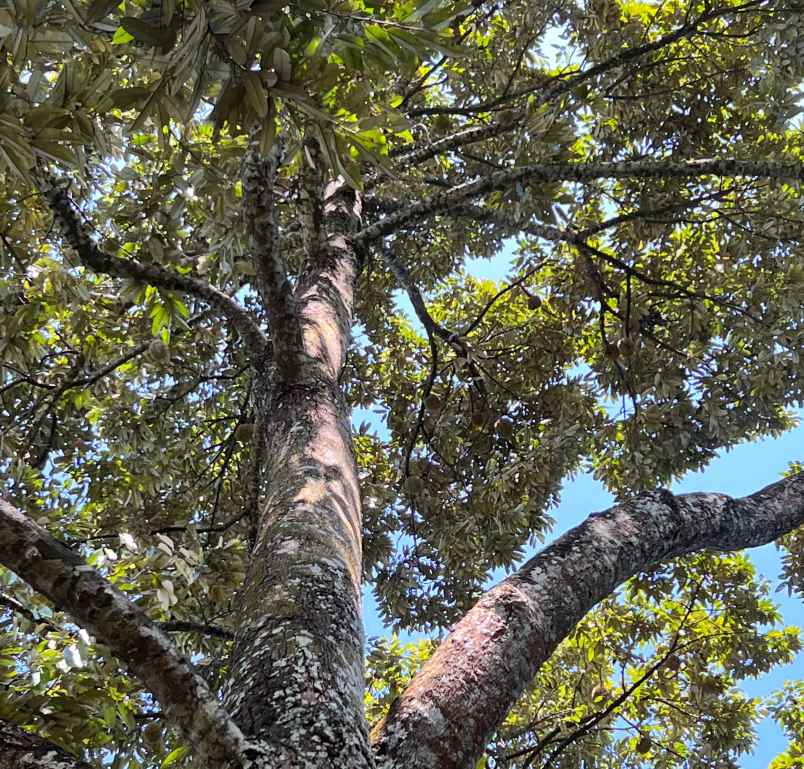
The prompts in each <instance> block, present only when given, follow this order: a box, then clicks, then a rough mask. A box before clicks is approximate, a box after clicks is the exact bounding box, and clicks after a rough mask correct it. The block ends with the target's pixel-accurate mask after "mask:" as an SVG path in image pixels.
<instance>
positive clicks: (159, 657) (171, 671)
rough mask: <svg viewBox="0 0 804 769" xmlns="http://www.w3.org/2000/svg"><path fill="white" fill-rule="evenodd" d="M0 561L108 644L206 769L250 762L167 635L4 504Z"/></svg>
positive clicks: (238, 735)
mask: <svg viewBox="0 0 804 769" xmlns="http://www.w3.org/2000/svg"><path fill="white" fill-rule="evenodd" d="M0 563H3V565H5V566H7V567H8V568H9V569H11V570H12V571H14V572H15V573H16V574H17V575H19V576H20V577H21V578H22V579H24V580H25V581H26V582H27V583H28V584H29V585H30V586H31V587H32V588H33V589H34V590H37V591H38V592H40V593H42V594H43V595H45V596H46V597H47V598H48V599H49V600H50V601H51V602H52V603H53V605H54V606H55V607H56V608H58V609H60V610H62V611H65V612H67V613H69V614H71V615H72V616H73V617H75V619H76V620H77V621H78V622H79V623H80V624H81V625H83V626H84V627H86V628H87V629H88V630H89V631H90V632H92V633H93V634H94V635H95V636H97V637H98V638H99V639H100V640H102V641H103V643H105V644H106V645H108V646H109V648H110V649H111V650H112V651H113V653H114V654H115V655H117V657H119V658H120V660H121V661H122V662H124V663H125V664H127V665H128V666H129V667H130V668H131V669H132V670H133V671H134V673H135V674H136V675H137V676H138V677H139V678H140V680H141V681H142V682H143V683H144V684H145V685H146V686H147V687H148V688H149V689H150V690H151V691H152V692H153V693H154V695H156V697H157V698H158V699H159V701H160V703H161V704H162V707H163V709H164V710H165V712H166V713H167V714H168V716H169V718H170V719H171V721H172V723H173V724H174V725H175V726H176V728H177V729H179V731H180V732H181V733H182V734H183V735H184V737H185V738H186V739H187V741H188V742H189V743H190V744H191V745H192V746H193V749H194V751H195V752H196V754H197V755H198V756H199V757H200V758H201V759H202V760H204V761H205V765H206V766H208V767H210V769H213V767H227V766H230V765H231V766H241V765H242V766H244V765H247V763H248V760H249V758H250V757H251V748H250V747H249V745H248V743H247V742H246V739H245V737H244V736H243V734H242V732H241V731H240V729H239V728H238V727H237V726H236V725H235V724H234V722H233V721H232V720H231V718H230V717H229V715H228V714H227V713H226V712H225V711H224V709H223V708H222V707H221V705H220V703H219V702H218V700H217V699H216V698H215V695H214V694H213V693H212V692H211V691H210V690H209V688H208V687H207V685H206V683H205V682H204V681H203V679H201V678H200V677H199V676H198V675H197V674H196V673H194V672H193V670H192V668H191V666H190V664H189V663H188V661H187V660H186V659H184V658H183V657H181V656H180V654H179V653H178V651H177V650H176V648H175V647H174V646H173V644H172V643H171V641H170V640H169V639H168V638H167V637H166V636H165V635H164V633H162V631H161V630H159V628H158V627H157V626H156V625H155V624H154V623H153V622H151V620H149V619H148V618H147V617H146V616H145V614H143V612H142V611H141V610H140V609H139V607H137V606H136V605H135V604H133V603H132V602H131V601H129V599H128V598H126V596H124V595H123V594H122V593H121V592H120V591H119V590H117V589H116V588H114V587H113V586H112V585H110V584H109V583H108V582H107V581H106V580H105V579H104V578H103V577H102V576H101V575H100V574H99V573H98V572H97V571H95V570H94V569H93V568H92V567H91V566H88V565H87V564H86V563H85V562H84V561H83V559H82V558H80V557H79V556H78V555H77V554H76V553H75V552H73V551H72V550H70V549H69V548H68V547H66V546H65V545H63V544H62V543H61V542H59V541H58V540H56V539H54V538H53V537H51V536H50V534H48V533H47V531H45V530H44V529H43V528H42V527H41V526H38V525H37V524H36V523H34V522H33V521H32V520H31V519H30V518H28V517H27V516H25V515H24V514H23V513H21V512H20V511H19V510H17V509H16V508H14V507H12V506H11V505H10V504H8V503H7V502H5V501H4V500H0Z"/></svg>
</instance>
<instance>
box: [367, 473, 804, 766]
mask: <svg viewBox="0 0 804 769" xmlns="http://www.w3.org/2000/svg"><path fill="white" fill-rule="evenodd" d="M802 523H804V474H799V475H796V476H792V477H790V478H786V479H784V480H782V481H779V482H778V483H775V484H772V485H771V486H768V487H766V488H764V489H762V490H761V491H758V492H757V493H755V494H752V495H751V496H749V497H744V498H742V499H733V498H731V497H728V496H726V495H724V494H705V493H698V494H684V495H681V496H674V495H673V494H671V493H670V492H669V491H666V490H659V491H655V492H650V493H647V494H642V495H640V496H638V497H636V498H635V499H633V500H631V501H629V502H627V503H624V504H620V505H617V506H615V507H612V508H611V509H609V510H606V511H604V512H601V513H593V514H592V515H591V516H590V517H589V518H588V519H587V520H586V521H585V522H584V523H582V524H581V525H580V526H577V527H576V528H574V529H572V530H571V531H569V532H567V533H566V534H565V535H564V536H563V537H560V538H559V539H558V540H556V541H555V542H554V543H553V544H551V545H550V546H549V547H547V548H545V549H544V550H542V551H541V552H540V553H539V554H538V555H536V556H535V557H534V558H532V559H531V560H530V561H528V562H527V563H526V564H525V565H524V566H523V567H522V569H521V570H520V571H519V572H517V573H516V574H515V575H513V576H511V577H509V578H508V579H506V580H504V581H503V582H501V583H500V584H499V585H497V586H496V587H494V588H492V589H491V590H490V591H489V592H488V593H486V594H485V595H484V596H483V597H482V598H481V599H480V601H478V603H477V604H476V605H475V606H474V607H473V608H472V609H471V611H470V612H469V613H468V614H467V615H466V616H465V617H464V618H463V619H462V620H461V621H460V622H458V624H457V625H456V626H455V627H454V629H453V631H452V633H451V634H450V635H449V636H448V637H447V639H446V640H445V641H444V643H443V644H442V645H441V646H440V647H439V648H438V651H437V652H436V654H435V655H434V656H433V657H432V658H431V659H430V660H429V661H428V662H427V664H426V665H425V666H424V668H423V669H422V670H421V672H420V673H419V674H418V675H417V676H416V677H415V678H414V680H413V682H412V683H411V684H410V686H409V687H408V689H407V690H406V691H405V692H404V693H403V694H402V695H401V697H400V698H399V699H398V700H397V701H396V703H395V704H394V706H393V707H392V709H391V712H390V713H389V715H388V717H387V718H386V719H385V720H384V721H383V722H382V723H381V724H379V725H378V727H377V728H376V730H375V732H374V734H373V742H374V746H375V749H376V752H377V766H378V768H381V769H420V768H421V767H427V769H465V768H466V767H471V766H473V765H474V763H473V762H474V761H475V760H476V758H477V757H478V756H479V755H480V754H481V753H482V751H483V748H484V746H485V744H486V741H487V739H488V738H489V736H490V735H491V733H492V732H493V730H494V729H495V728H496V726H497V725H498V724H499V723H500V722H501V721H502V719H503V718H504V716H505V714H506V712H507V711H508V709H509V708H510V707H511V705H513V703H514V702H515V700H516V699H517V697H518V696H519V695H520V694H521V693H522V691H523V690H524V688H525V686H527V684H528V683H530V681H532V680H533V676H534V675H535V674H536V672H537V671H538V669H539V667H540V666H541V664H542V663H543V662H544V661H545V660H547V659H548V658H549V657H550V655H551V654H552V653H553V651H554V649H555V648H556V646H557V645H558V644H559V642H560V641H561V640H562V639H563V638H565V637H566V636H567V634H568V633H569V632H570V631H571V630H572V628H574V627H575V625H576V624H577V623H578V622H579V621H580V620H581V619H582V618H583V616H584V615H585V614H586V613H587V612H588V611H589V610H590V609H591V608H592V607H593V606H594V605H595V604H596V603H598V602H599V601H601V600H602V599H603V598H605V597H606V596H607V595H609V594H610V593H611V592H612V591H613V590H614V589H615V588H616V587H617V586H618V585H620V584H621V583H622V582H624V581H625V580H626V579H628V578H629V577H631V576H633V575H635V574H637V573H638V572H640V571H642V570H643V569H645V568H648V567H650V566H653V565H655V564H658V563H660V562H661V561H664V560H667V559H669V558H673V557H676V556H680V555H684V554H686V553H691V552H694V551H697V550H702V549H707V548H708V549H712V550H739V549H743V548H746V547H756V546H758V545H763V544H766V543H768V542H772V541H773V540H774V539H777V538H778V537H779V536H781V535H782V534H784V533H785V532H787V531H790V530H792V529H794V528H796V527H797V526H799V525H801V524H802Z"/></svg>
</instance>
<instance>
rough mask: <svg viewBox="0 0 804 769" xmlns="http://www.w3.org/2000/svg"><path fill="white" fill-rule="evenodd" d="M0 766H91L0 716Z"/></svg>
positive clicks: (20, 768)
mask: <svg viewBox="0 0 804 769" xmlns="http://www.w3.org/2000/svg"><path fill="white" fill-rule="evenodd" d="M0 769H92V767H91V766H90V765H89V764H87V763H85V762H84V761H79V760H78V759H77V758H76V757H75V756H73V755H72V754H70V753H68V752H67V751H66V750H62V749H61V748H60V747H58V746H57V745H54V744H53V743H52V742H50V741H48V740H45V739H43V738H42V737H37V736H36V735H35V734H29V733H28V732H26V731H23V730H22V729H21V728H20V727H19V726H18V725H17V724H15V723H14V722H13V721H5V720H3V719H2V718H0Z"/></svg>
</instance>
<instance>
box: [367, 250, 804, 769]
mask: <svg viewBox="0 0 804 769" xmlns="http://www.w3.org/2000/svg"><path fill="white" fill-rule="evenodd" d="M507 256H508V254H507V253H502V254H500V255H499V256H497V257H495V258H493V259H482V260H481V259H473V260H471V261H470V262H469V263H468V264H467V265H466V267H467V269H468V271H470V272H471V273H472V274H473V275H475V276H476V277H482V278H490V279H493V280H500V279H502V278H503V277H504V275H505V273H506V272H507V269H508V264H509V260H508V258H506V257H507ZM398 306H399V308H400V309H401V310H402V311H403V312H405V313H406V314H407V315H408V316H409V317H412V311H411V308H410V304H409V302H408V301H407V297H404V296H399V298H398ZM799 416H800V417H801V418H802V419H803V420H804V410H801V411H799ZM354 419H355V423H356V424H358V423H360V422H361V421H363V420H368V421H369V422H370V423H371V424H372V425H373V426H374V427H375V428H376V429H378V430H379V431H380V432H381V433H382V432H383V431H384V425H380V424H378V422H377V419H378V417H377V415H376V414H374V413H372V412H370V411H366V410H360V411H359V413H356V414H355V417H354ZM794 460H804V424H801V425H799V426H798V427H797V428H795V429H794V430H791V431H789V432H787V433H785V434H783V435H781V436H780V437H778V438H765V439H763V440H758V441H755V442H752V443H746V444H742V445H740V446H737V447H735V448H733V449H731V450H730V451H723V452H721V453H720V455H719V456H718V457H717V458H716V459H715V460H714V461H712V462H711V463H710V464H709V465H708V466H707V467H706V468H705V469H704V470H702V471H700V472H691V473H687V475H685V476H684V478H683V479H682V480H681V481H680V482H678V483H675V484H674V485H673V486H672V491H674V492H675V493H679V494H682V493H687V492H693V491H716V492H721V493H725V494H730V495H732V496H744V495H746V494H750V493H753V492H755V491H758V490H759V489H761V488H762V487H763V486H766V485H768V484H769V483H773V482H774V481H776V480H778V479H779V477H780V475H781V473H782V472H783V471H784V470H785V469H786V468H787V466H788V464H789V463H790V462H791V461H794ZM613 501H614V500H613V498H612V496H611V495H610V494H609V493H608V492H607V491H606V489H605V488H604V487H603V485H602V484H601V483H600V482H599V481H596V480H595V479H594V478H593V477H592V476H591V474H588V473H586V474H582V475H578V476H576V477H575V478H574V479H572V480H568V481H567V482H566V483H565V485H564V487H563V489H562V494H561V502H560V504H559V505H558V506H557V507H556V508H554V509H552V510H551V511H550V514H551V515H552V516H553V517H554V518H555V520H556V527H555V529H554V530H553V531H552V532H551V536H550V540H552V539H555V538H556V537H558V536H560V535H561V534H563V533H564V532H566V531H567V530H568V529H570V528H572V527H573V526H577V525H578V524H579V523H581V521H583V520H584V519H585V518H586V517H587V516H588V515H589V514H590V513H592V512H595V511H598V510H605V509H606V508H608V507H610V506H611V505H612V504H613ZM534 552H535V550H529V551H528V552H527V553H526V556H525V558H529V557H530V556H531V555H533V553H534ZM749 554H750V556H751V558H752V560H753V561H754V563H755V565H756V568H757V572H758V574H759V575H760V576H761V577H763V578H765V579H767V580H769V581H770V582H771V593H772V596H773V598H774V600H775V601H776V603H777V604H778V605H779V606H780V609H781V612H782V615H783V617H784V623H785V624H786V625H796V626H799V627H803V626H804V602H802V600H801V598H800V597H799V596H796V595H793V596H788V594H787V592H786V590H783V591H780V592H778V593H776V592H774V591H775V589H776V587H777V586H778V585H779V581H778V575H779V573H780V571H781V560H780V557H779V553H778V551H777V550H776V548H775V547H774V546H773V545H772V544H771V545H766V546H765V547H761V548H755V549H754V550H751V551H749ZM365 621H366V635H367V636H381V635H388V634H389V632H390V631H388V630H387V629H386V628H384V627H383V625H382V622H381V620H380V618H379V616H378V614H377V611H376V607H375V604H374V600H373V598H372V596H371V595H370V594H368V593H367V594H366V597H365ZM410 637H422V636H421V634H415V635H413V636H410ZM802 671H804V652H802V653H799V655H798V657H797V659H796V660H795V661H794V662H793V663H791V664H789V665H787V666H784V667H779V668H777V669H775V670H774V671H772V672H771V673H770V674H768V675H765V676H762V677H761V678H759V679H757V680H755V681H749V682H747V683H746V684H745V685H744V686H743V689H744V690H745V691H746V693H747V694H749V695H750V696H754V697H761V696H764V695H767V694H769V693H771V692H772V691H774V690H776V689H778V688H779V687H780V686H781V685H782V684H783V683H784V681H785V680H790V679H794V678H799V677H801V675H802ZM757 734H758V738H759V740H758V743H757V746H756V749H755V751H754V754H753V756H751V755H749V756H746V757H744V760H743V761H742V766H744V767H746V769H748V767H753V766H754V765H755V764H756V757H757V756H760V757H762V760H761V762H762V765H763V766H767V764H768V763H769V760H770V757H772V756H775V755H776V754H778V753H779V752H781V751H782V750H783V749H784V747H785V746H786V744H787V743H786V738H785V737H784V735H783V734H782V733H781V731H780V730H779V728H778V727H777V726H776V724H775V722H773V721H772V720H771V719H765V720H764V721H763V722H761V723H760V724H759V725H758V727H757Z"/></svg>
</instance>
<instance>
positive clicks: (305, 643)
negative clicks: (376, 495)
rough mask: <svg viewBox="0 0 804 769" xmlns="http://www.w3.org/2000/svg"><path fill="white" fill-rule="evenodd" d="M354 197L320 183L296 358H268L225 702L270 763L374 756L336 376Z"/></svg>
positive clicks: (346, 309)
mask: <svg viewBox="0 0 804 769" xmlns="http://www.w3.org/2000/svg"><path fill="white" fill-rule="evenodd" d="M355 206H356V200H355V196H354V193H353V192H351V191H349V190H347V189H346V188H345V187H343V186H342V185H337V184H335V185H331V187H330V189H329V195H328V197H327V200H326V207H325V225H326V240H325V241H324V243H323V245H322V247H321V248H320V249H319V250H317V251H316V253H315V254H314V255H313V256H312V257H311V259H310V260H308V264H307V269H306V271H305V273H304V275H303V276H302V278H301V280H300V281H299V284H298V286H297V288H296V291H295V296H294V308H295V312H296V318H297V321H296V322H297V323H298V325H299V327H300V330H301V339H300V342H299V346H298V348H296V349H288V350H287V352H288V354H290V355H292V356H293V357H294V359H295V361H296V365H294V366H282V367H281V368H280V367H278V368H276V369H275V370H274V372H273V374H272V381H271V384H270V387H269V388H266V391H267V392H269V393H270V395H269V397H268V401H267V403H266V404H265V406H264V408H265V413H264V419H265V440H266V444H267V451H266V458H267V462H266V463H267V467H266V473H267V478H268V479H269V488H268V492H267V495H266V499H265V503H264V506H263V508H262V512H261V516H260V520H259V522H258V532H257V544H256V546H255V549H254V552H253V555H252V559H251V566H250V571H249V573H248V575H247V577H246V585H245V587H244V590H243V594H242V596H241V606H240V630H239V631H238V632H237V634H236V640H235V647H234V650H233V653H232V673H231V677H230V680H229V682H228V686H227V694H226V704H227V706H228V707H229V709H230V711H231V712H232V714H233V716H234V717H235V719H236V721H237V722H238V723H239V724H240V725H241V727H242V728H243V729H244V730H245V731H246V733H248V734H249V735H252V736H254V737H256V738H258V739H259V740H260V741H261V742H263V743H264V744H266V745H267V746H268V756H267V762H268V764H269V765H271V766H276V767H280V766H281V767H293V768H294V769H297V768H298V769H330V768H332V769H335V767H338V768H339V769H345V768H348V769H363V767H370V766H372V757H371V752H370V750H369V746H368V735H367V728H366V724H365V719H364V716H363V685H364V684H363V630H362V620H361V600H362V596H361V569H362V556H361V527H362V521H361V508H360V490H359V486H358V479H357V472H356V466H355V462H354V457H353V452H352V437H351V425H350V418H349V411H348V408H347V406H346V404H345V402H344V400H343V396H342V394H341V392H340V386H339V382H338V380H339V376H340V373H341V370H342V368H343V365H344V362H345V359H346V349H347V346H348V343H349V338H350V329H351V325H352V304H353V290H354V281H355V276H356V271H357V258H356V255H355V253H354V250H353V248H352V246H351V243H350V241H349V233H350V231H351V230H353V229H354V225H355V223H356V217H357V215H358V211H357V209H356V208H355ZM285 344H288V340H287V339H286V340H285ZM289 346H290V345H289Z"/></svg>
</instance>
